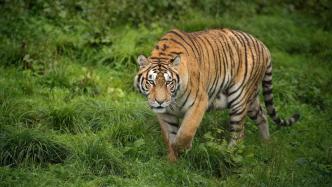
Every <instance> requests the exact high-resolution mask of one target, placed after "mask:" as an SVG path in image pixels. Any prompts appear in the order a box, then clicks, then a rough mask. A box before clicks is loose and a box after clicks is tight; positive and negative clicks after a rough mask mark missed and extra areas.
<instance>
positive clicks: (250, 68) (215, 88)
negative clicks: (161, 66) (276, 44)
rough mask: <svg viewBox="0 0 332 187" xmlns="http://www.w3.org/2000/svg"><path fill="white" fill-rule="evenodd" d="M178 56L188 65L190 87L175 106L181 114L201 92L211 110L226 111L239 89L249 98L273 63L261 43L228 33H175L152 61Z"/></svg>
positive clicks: (163, 42)
mask: <svg viewBox="0 0 332 187" xmlns="http://www.w3.org/2000/svg"><path fill="white" fill-rule="evenodd" d="M178 54H181V62H182V63H186V67H185V69H186V70H187V71H188V72H189V73H188V82H187V87H191V88H188V89H187V90H181V91H180V93H182V94H179V97H178V98H177V99H178V100H179V102H177V105H176V106H173V108H178V109H179V110H181V111H186V110H187V108H188V107H190V105H191V104H192V103H193V102H194V100H195V98H196V99H197V96H196V94H197V92H198V89H204V90H205V92H206V93H207V94H208V98H209V107H210V108H225V107H226V105H227V104H228V103H229V102H231V101H232V95H230V93H232V91H234V90H236V89H238V88H239V87H241V88H242V89H246V93H247V94H248V95H250V94H251V92H253V91H255V90H257V86H258V84H259V82H260V81H261V80H262V79H263V76H264V73H265V71H266V68H267V66H268V64H269V63H270V53H269V51H268V50H267V48H266V47H265V45H264V44H263V43H262V42H260V41H259V40H257V39H255V38H254V37H252V36H251V35H249V34H246V33H243V32H239V31H234V30H229V29H218V30H217V29H216V30H208V31H202V32H193V33H184V32H181V31H178V30H172V31H170V32H169V33H167V34H166V35H165V36H164V37H162V39H161V40H160V42H159V43H158V44H157V45H156V47H155V48H154V50H153V51H152V55H151V57H150V58H151V59H153V60H156V61H160V62H162V61H163V60H168V59H171V58H172V57H173V56H174V55H178ZM195 90H196V91H195ZM228 96H230V99H228V101H227V100H226V98H228ZM188 97H190V98H188ZM169 110H170V112H171V111H172V108H170V109H169Z"/></svg>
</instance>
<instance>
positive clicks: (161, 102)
mask: <svg viewBox="0 0 332 187" xmlns="http://www.w3.org/2000/svg"><path fill="white" fill-rule="evenodd" d="M156 102H157V103H158V104H159V105H162V104H163V103H164V101H158V100H157V99H156Z"/></svg>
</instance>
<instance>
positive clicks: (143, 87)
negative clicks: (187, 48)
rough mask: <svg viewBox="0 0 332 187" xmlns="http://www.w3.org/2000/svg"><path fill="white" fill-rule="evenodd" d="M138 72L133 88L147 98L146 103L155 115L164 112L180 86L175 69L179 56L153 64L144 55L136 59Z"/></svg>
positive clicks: (178, 62)
mask: <svg viewBox="0 0 332 187" xmlns="http://www.w3.org/2000/svg"><path fill="white" fill-rule="evenodd" d="M137 63H138V65H139V68H140V69H139V71H138V73H137V75H136V76H135V80H134V86H135V87H136V88H137V89H138V91H139V92H140V93H142V94H143V95H145V96H146V97H147V98H148V103H149V105H150V107H151V108H152V110H153V111H154V112H156V113H164V112H166V107H167V106H169V105H170V104H171V103H172V102H173V101H174V99H175V96H176V94H177V91H178V89H179V85H180V76H179V74H178V71H177V68H178V65H179V64H180V56H178V55H177V56H175V57H174V58H172V59H169V60H167V62H160V61H159V62H154V61H151V60H150V59H149V58H146V57H145V56H144V55H140V56H139V57H138V58H137Z"/></svg>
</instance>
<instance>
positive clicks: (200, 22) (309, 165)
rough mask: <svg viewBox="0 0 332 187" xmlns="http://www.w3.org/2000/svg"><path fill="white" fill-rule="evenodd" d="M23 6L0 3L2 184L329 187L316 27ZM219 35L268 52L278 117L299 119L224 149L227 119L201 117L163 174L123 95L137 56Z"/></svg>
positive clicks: (207, 12) (263, 10) (164, 9)
mask: <svg viewBox="0 0 332 187" xmlns="http://www.w3.org/2000/svg"><path fill="white" fill-rule="evenodd" d="M33 2H34V1H26V2H25V3H24V1H12V2H10V1H0V11H1V13H0V186H332V138H331V135H332V115H331V114H332V89H331V85H332V73H331V71H332V31H331V29H329V28H330V27H329V26H330V25H327V24H325V25H324V24H323V21H324V19H323V18H321V17H319V16H317V15H314V14H310V13H305V12H302V11H300V10H294V7H292V6H290V5H282V6H277V5H271V6H270V5H264V4H263V5H260V4H258V5H257V4H251V3H246V1H243V2H242V1H239V3H236V4H232V3H229V2H231V1H225V2H226V3H221V4H220V3H219V4H216V5H215V6H214V4H213V3H214V2H216V1H214V0H210V1H208V3H206V4H204V5H202V3H201V4H199V5H197V6H193V5H192V4H186V3H185V2H186V1H181V0H177V1H174V2H173V3H170V1H166V0H164V1H161V2H164V3H165V4H162V3H161V4H158V3H156V4H152V5H151V6H147V5H146V4H144V3H137V5H136V4H135V3H134V4H133V3H130V2H131V1H124V2H125V3H124V4H121V6H116V5H117V4H116V3H119V2H120V3H121V1H112V2H113V3H104V4H102V3H101V2H100V1H97V0H94V1H91V2H90V3H87V2H88V1H86V2H85V1H73V0H72V1H68V2H71V4H70V3H69V4H66V3H64V2H66V1H60V0H58V1H36V2H35V3H33ZM105 2H108V1H105ZM142 2H150V1H148V0H144V1H142ZM209 2H210V4H209ZM98 3H100V4H98ZM126 3H127V4H126ZM211 3H212V4H211ZM185 6H188V7H190V8H184V7H185ZM115 7H116V8H115ZM159 10H161V11H159ZM168 11H169V12H168ZM324 18H326V16H325V17H324ZM220 27H228V28H233V29H238V30H242V31H245V32H248V33H251V34H252V35H254V36H256V37H257V38H259V39H260V40H261V41H263V42H264V43H265V44H266V45H267V46H268V47H269V49H270V50H271V53H272V58H273V67H274V69H273V76H274V77H273V86H274V96H275V103H276V105H277V108H278V111H279V113H280V115H281V116H284V117H286V116H289V115H291V114H292V113H293V112H299V113H300V114H301V119H300V121H299V122H298V123H297V124H296V125H294V126H293V127H290V128H282V129H278V128H276V126H275V125H273V123H272V121H270V131H271V141H269V142H268V143H263V142H261V140H260V138H259V134H258V129H257V127H256V126H255V125H254V123H253V122H252V121H250V120H249V119H247V124H246V137H245V141H244V142H243V143H242V144H240V145H239V146H238V147H236V148H234V149H228V148H227V146H226V145H227V142H226V139H225V137H227V135H228V128H227V126H226V123H227V120H228V116H227V114H228V113H227V111H224V112H210V113H208V114H207V115H206V116H205V117H204V120H203V122H202V124H201V127H200V129H199V130H198V134H197V135H196V137H195V139H194V143H193V149H192V150H191V151H188V152H187V153H186V154H184V155H183V156H182V157H181V158H180V160H179V161H178V162H177V163H175V164H170V163H169V162H168V161H167V158H166V149H165V147H164V145H163V143H162V139H161V135H160V129H159V125H158V123H157V120H156V118H155V115H154V114H153V112H152V111H150V109H149V108H148V106H147V103H146V99H145V98H143V97H142V96H141V95H139V94H138V93H137V92H136V91H135V90H134V88H133V86H132V84H133V78H134V75H135V73H136V71H137V69H138V68H137V66H136V62H135V60H136V57H137V56H138V55H139V54H145V55H149V52H150V50H151V49H152V48H153V46H154V43H155V42H157V41H158V38H160V37H161V36H162V35H163V33H165V32H167V31H168V30H170V29H172V28H179V29H182V30H185V31H198V30H204V29H208V28H220Z"/></svg>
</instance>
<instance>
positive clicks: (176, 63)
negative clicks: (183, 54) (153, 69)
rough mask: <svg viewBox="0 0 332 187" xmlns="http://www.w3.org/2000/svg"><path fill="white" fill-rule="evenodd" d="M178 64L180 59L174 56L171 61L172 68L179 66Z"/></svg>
mask: <svg viewBox="0 0 332 187" xmlns="http://www.w3.org/2000/svg"><path fill="white" fill-rule="evenodd" d="M180 62H181V58H180V56H179V55H176V56H175V57H174V58H173V59H172V61H171V63H172V66H174V67H177V66H178V65H179V64H180Z"/></svg>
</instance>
